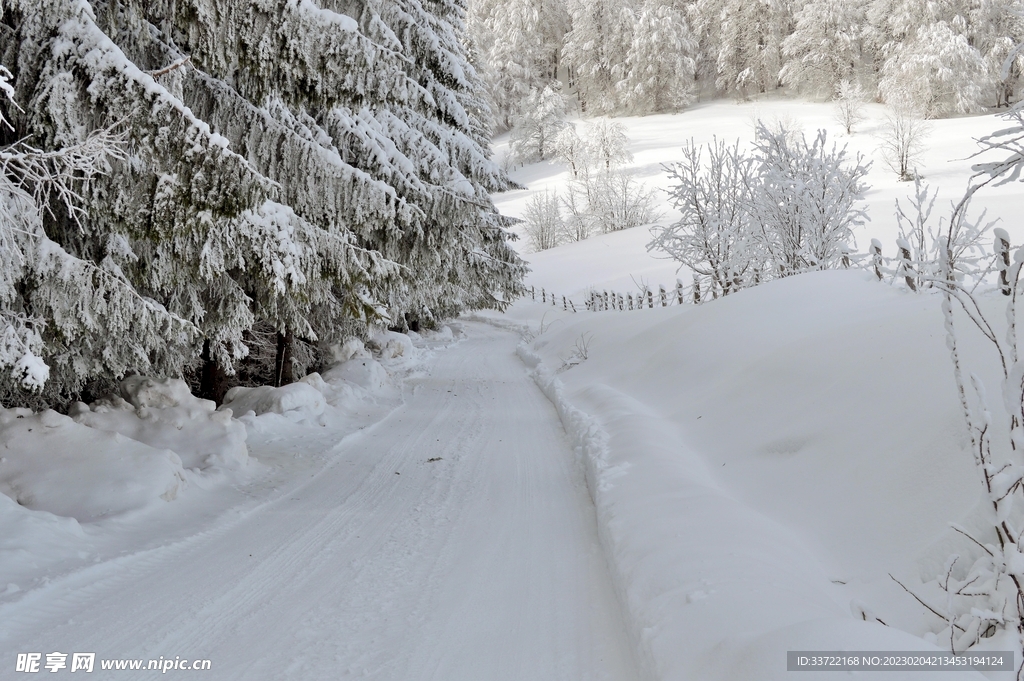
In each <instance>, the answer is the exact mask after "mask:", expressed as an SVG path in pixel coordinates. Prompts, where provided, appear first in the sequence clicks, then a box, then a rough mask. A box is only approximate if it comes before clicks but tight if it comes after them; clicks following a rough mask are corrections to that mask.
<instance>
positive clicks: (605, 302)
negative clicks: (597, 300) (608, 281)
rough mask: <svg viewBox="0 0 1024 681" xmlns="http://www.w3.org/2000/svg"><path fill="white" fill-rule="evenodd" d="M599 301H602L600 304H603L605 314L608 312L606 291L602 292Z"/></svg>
mask: <svg viewBox="0 0 1024 681" xmlns="http://www.w3.org/2000/svg"><path fill="white" fill-rule="evenodd" d="M601 300H602V302H603V303H604V310H605V312H607V311H608V309H609V308H608V291H607V290H605V291H604V292H603V293H602V295H601Z"/></svg>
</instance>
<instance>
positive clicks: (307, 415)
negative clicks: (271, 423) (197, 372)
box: [221, 374, 327, 421]
mask: <svg viewBox="0 0 1024 681" xmlns="http://www.w3.org/2000/svg"><path fill="white" fill-rule="evenodd" d="M313 377H316V378H313ZM317 379H319V375H318V374H310V376H307V377H306V378H305V379H303V381H299V382H297V383H292V384H291V385H285V386H282V387H280V388H274V387H272V386H268V385H262V386H259V387H258V388H243V387H241V386H239V387H236V388H232V389H231V390H229V391H228V393H227V395H225V397H224V404H223V405H222V406H221V409H230V410H231V412H233V413H235V414H237V415H239V416H242V415H244V414H247V413H249V412H254V413H255V414H256V415H257V416H262V415H263V414H280V415H282V416H286V417H287V418H289V419H290V420H293V421H303V420H308V419H315V418H316V417H317V416H320V415H321V414H323V413H324V407H325V406H326V404H327V403H326V400H324V395H323V393H322V392H321V391H320V390H317V387H315V386H314V385H311V384H310V383H311V382H314V381H315V382H316V385H317V386H319V385H320V384H321V383H322V382H323V381H322V380H320V381H317Z"/></svg>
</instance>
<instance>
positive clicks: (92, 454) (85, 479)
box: [0, 408, 185, 521]
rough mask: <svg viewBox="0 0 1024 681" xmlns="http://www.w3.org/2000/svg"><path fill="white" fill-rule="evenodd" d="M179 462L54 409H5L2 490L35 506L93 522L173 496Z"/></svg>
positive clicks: (180, 478) (0, 432)
mask: <svg viewBox="0 0 1024 681" xmlns="http://www.w3.org/2000/svg"><path fill="white" fill-rule="evenodd" d="M184 486H185V474H184V470H183V469H182V465H181V459H180V458H179V457H178V455H177V454H175V453H174V452H172V451H168V450H166V449H156V448H154V447H150V446H149V445H146V444H143V443H141V442H136V441H134V440H131V439H129V438H127V437H125V436H123V435H120V434H118V433H112V432H106V431H104V430H98V429H95V428H89V427H87V426H85V425H82V424H79V423H76V422H75V421H73V420H72V419H70V418H68V417H67V416H63V415H61V414H58V413H57V412H55V411H50V410H47V411H43V412H39V413H33V412H32V411H31V410H29V409H2V408H0V493H3V494H5V495H7V496H8V497H10V498H11V499H13V500H14V501H16V502H17V503H18V504H20V505H22V506H25V507H27V508H30V509H34V510H39V511H49V512H50V513H53V514H56V515H60V516H67V517H70V518H75V519H77V520H79V521H88V520H95V519H97V518H101V517H107V516H112V515H117V514H120V513H125V512H127V511H133V510H137V509H141V508H144V507H146V506H149V505H151V504H154V503H160V502H161V500H162V501H171V500H173V499H174V498H176V497H177V495H178V493H179V492H180V491H181V490H182V489H183V488H184Z"/></svg>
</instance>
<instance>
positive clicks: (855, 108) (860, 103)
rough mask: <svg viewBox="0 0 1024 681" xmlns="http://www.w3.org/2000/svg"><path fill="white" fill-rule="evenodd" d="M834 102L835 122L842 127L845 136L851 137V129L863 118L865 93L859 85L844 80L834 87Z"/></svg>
mask: <svg viewBox="0 0 1024 681" xmlns="http://www.w3.org/2000/svg"><path fill="white" fill-rule="evenodd" d="M835 100H836V103H835V107H836V108H835V112H836V113H835V116H836V121H837V122H838V123H839V125H841V126H843V130H845V131H846V134H847V135H852V134H853V129H854V128H855V127H856V126H857V124H858V123H860V122H861V121H863V120H864V118H865V115H864V102H865V101H867V92H865V91H864V88H862V87H861V86H860V84H859V83H851V82H850V81H848V80H844V81H841V82H840V83H839V85H838V86H836V92H835Z"/></svg>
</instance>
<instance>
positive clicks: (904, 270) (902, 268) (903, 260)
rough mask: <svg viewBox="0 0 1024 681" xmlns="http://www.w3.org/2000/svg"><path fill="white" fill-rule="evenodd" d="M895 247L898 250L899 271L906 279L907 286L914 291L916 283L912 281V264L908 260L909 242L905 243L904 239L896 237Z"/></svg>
mask: <svg viewBox="0 0 1024 681" xmlns="http://www.w3.org/2000/svg"><path fill="white" fill-rule="evenodd" d="M896 247H897V248H898V249H899V252H900V265H899V273H900V274H902V275H903V278H904V279H906V280H907V287H908V288H909V289H910V290H911V291H914V292H916V291H917V284H916V283H915V282H914V274H915V272H914V266H913V264H911V261H910V244H908V243H907V240H906V239H902V238H900V239H896Z"/></svg>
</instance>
